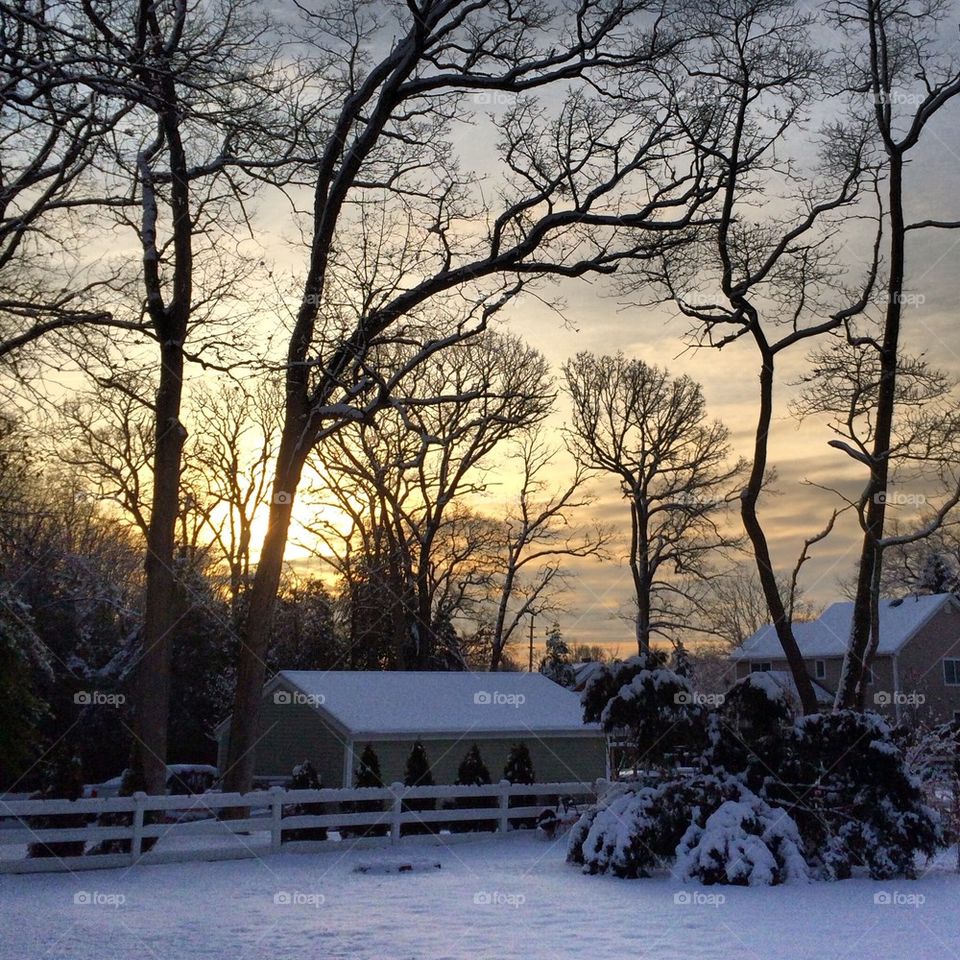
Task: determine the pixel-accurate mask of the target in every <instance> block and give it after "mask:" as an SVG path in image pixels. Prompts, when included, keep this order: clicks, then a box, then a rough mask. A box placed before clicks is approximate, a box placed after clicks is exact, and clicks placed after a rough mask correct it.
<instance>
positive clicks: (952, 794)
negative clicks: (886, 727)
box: [894, 721, 960, 872]
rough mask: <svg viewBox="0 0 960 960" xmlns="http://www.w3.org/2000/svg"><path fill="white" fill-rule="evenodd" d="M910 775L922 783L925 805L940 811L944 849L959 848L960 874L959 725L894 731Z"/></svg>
mask: <svg viewBox="0 0 960 960" xmlns="http://www.w3.org/2000/svg"><path fill="white" fill-rule="evenodd" d="M894 734H895V735H896V736H897V740H898V745H899V746H900V748H901V749H902V750H903V754H904V763H905V764H906V768H907V772H908V773H909V774H910V775H911V776H912V777H914V778H915V779H916V780H917V781H918V782H919V784H920V789H921V790H922V791H923V795H924V799H925V800H926V802H927V803H928V804H929V805H930V806H931V807H932V808H933V809H934V810H936V812H937V815H938V816H939V818H940V823H941V825H942V829H943V836H942V841H943V844H944V845H945V846H947V845H950V844H954V845H956V846H957V871H958V872H960V723H958V722H957V721H953V722H952V723H942V724H937V725H936V726H932V727H927V726H920V725H917V726H914V725H911V726H910V727H906V728H904V727H900V728H897V729H896V730H895V731H894Z"/></svg>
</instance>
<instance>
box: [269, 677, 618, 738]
mask: <svg viewBox="0 0 960 960" xmlns="http://www.w3.org/2000/svg"><path fill="white" fill-rule="evenodd" d="M279 684H284V685H286V686H289V687H292V688H293V689H294V690H297V691H300V693H302V694H303V695H304V696H305V697H306V698H307V699H306V700H305V701H304V702H306V703H308V704H309V705H311V706H313V707H314V708H315V709H316V710H318V711H319V712H320V713H324V714H326V715H328V716H329V717H330V718H331V719H332V720H333V721H334V722H335V723H336V724H337V725H338V726H340V727H341V728H343V730H345V731H346V732H348V733H349V734H350V735H351V736H373V735H379V734H407V735H418V734H431V733H432V734H440V733H457V734H460V733H463V732H467V733H476V734H481V733H486V734H498V733H501V734H508V733H514V734H522V733H564V734H570V733H599V732H600V727H599V725H598V724H585V723H583V720H582V708H581V705H580V697H579V696H578V695H577V694H576V693H574V692H573V691H571V690H567V689H565V688H564V687H561V686H560V685H559V684H556V683H554V682H553V681H552V680H550V679H549V678H548V677H545V676H543V675H542V674H539V673H469V672H464V673H461V672H456V673H453V672H430V671H383V672H380V671H345V670H344V671H339V670H331V671H323V670H283V671H281V672H280V673H279V674H278V675H277V676H276V677H275V678H274V680H273V681H271V683H269V684H268V685H267V687H266V690H267V691H269V690H270V688H271V687H274V688H275V687H276V686H277V685H279Z"/></svg>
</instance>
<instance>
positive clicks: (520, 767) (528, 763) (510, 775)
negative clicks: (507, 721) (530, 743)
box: [503, 742, 535, 783]
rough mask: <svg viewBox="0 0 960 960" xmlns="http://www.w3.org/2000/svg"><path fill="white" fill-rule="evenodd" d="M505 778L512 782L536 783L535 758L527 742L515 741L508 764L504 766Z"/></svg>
mask: <svg viewBox="0 0 960 960" xmlns="http://www.w3.org/2000/svg"><path fill="white" fill-rule="evenodd" d="M503 779H504V780H509V781H510V782H511V783H534V782H535V780H534V772H533V760H532V759H531V758H530V751H529V750H528V749H527V745H526V744H525V743H522V742H521V743H515V744H514V745H513V746H512V747H511V748H510V755H509V756H508V757H507V765H506V766H505V767H504V768H503Z"/></svg>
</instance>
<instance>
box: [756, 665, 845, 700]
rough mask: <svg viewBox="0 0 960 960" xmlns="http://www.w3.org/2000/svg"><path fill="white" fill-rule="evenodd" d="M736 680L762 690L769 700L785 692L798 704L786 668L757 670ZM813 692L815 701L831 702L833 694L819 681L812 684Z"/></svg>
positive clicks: (793, 686)
mask: <svg viewBox="0 0 960 960" xmlns="http://www.w3.org/2000/svg"><path fill="white" fill-rule="evenodd" d="M737 682H738V683H748V684H750V686H752V687H756V688H757V689H758V690H762V691H763V692H764V693H765V694H766V695H767V696H768V697H769V698H770V699H771V700H779V699H780V696H781V695H782V694H786V696H787V699H788V700H791V701H792V702H793V703H794V705H797V706H798V705H799V704H800V694H799V693H798V692H797V684H796V681H795V680H794V679H793V674H792V673H788V672H787V671H786V670H763V671H760V670H757V671H754V672H753V673H749V674H747V676H746V677H744V678H743V679H742V680H738V681H737ZM813 692H814V695H815V696H816V698H817V703H824V704H826V703H833V699H834V698H833V694H832V693H830V692H829V691H828V690H826V689H824V688H823V687H821V686H820V684H819V683H814V684H813Z"/></svg>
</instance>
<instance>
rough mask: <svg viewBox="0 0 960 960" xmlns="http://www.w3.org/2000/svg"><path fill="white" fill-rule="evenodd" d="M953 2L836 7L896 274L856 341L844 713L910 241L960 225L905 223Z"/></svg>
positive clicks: (878, 514) (884, 477) (864, 618)
mask: <svg viewBox="0 0 960 960" xmlns="http://www.w3.org/2000/svg"><path fill="white" fill-rule="evenodd" d="M954 12H955V11H954V7H953V4H952V3H949V2H947V0H917V2H913V0H910V2H905V3H888V2H883V0H839V2H837V3H835V4H834V5H833V7H832V14H833V18H834V20H835V22H836V23H837V24H838V26H839V27H840V29H841V30H842V31H843V33H844V35H845V39H846V43H845V46H844V50H843V54H844V56H843V62H844V64H845V65H846V71H847V82H848V84H849V86H850V88H851V90H853V91H854V93H856V94H859V95H861V96H862V97H863V99H864V100H865V101H867V106H866V109H865V110H864V114H865V116H866V117H867V118H868V119H869V122H870V124H871V126H872V132H873V134H874V136H875V137H876V138H877V139H878V141H879V145H880V150H881V152H882V155H883V158H884V182H883V192H884V201H885V208H886V224H885V226H886V228H887V236H886V240H885V245H884V260H885V263H884V265H885V268H886V271H887V278H886V284H885V287H886V289H885V294H886V296H885V303H884V304H883V321H882V325H881V329H880V331H879V332H878V333H877V334H876V335H875V336H865V335H861V337H857V336H856V335H854V339H855V342H861V343H869V344H870V345H871V346H872V347H873V349H875V351H876V354H877V357H878V360H879V380H878V383H877V390H876V406H875V410H874V425H873V436H872V441H871V444H870V449H869V450H867V451H862V452H860V453H859V455H858V456H857V459H858V460H859V461H860V462H862V463H864V464H865V465H866V466H867V467H868V468H869V471H870V476H869V481H868V484H867V487H866V490H865V491H864V497H863V503H864V505H865V510H864V512H863V521H862V522H863V543H862V547H861V552H860V560H859V566H858V571H857V589H856V596H855V598H854V610H853V622H852V627H851V636H850V646H849V649H848V651H847V655H846V656H845V658H844V663H843V670H842V673H841V678H840V686H839V689H838V691H837V704H838V706H840V707H852V706H855V705H860V704H862V702H863V695H864V685H865V682H866V671H867V665H868V664H869V661H870V657H871V656H872V654H873V652H874V650H875V649H876V644H877V642H878V641H879V594H880V584H881V581H882V576H883V551H884V546H885V545H884V526H885V521H886V515H887V501H886V496H885V493H886V490H887V486H888V483H889V480H890V478H889V471H890V453H891V450H892V446H893V444H894V430H895V412H896V407H897V397H898V386H897V380H898V370H899V367H900V356H899V354H900V339H901V329H902V324H903V313H904V305H905V302H909V299H908V298H909V292H910V289H909V279H908V276H907V271H906V267H907V240H908V235H910V234H911V233H912V232H916V231H920V230H927V229H945V230H950V229H957V228H960V221H948V220H921V221H915V222H910V221H909V220H908V218H907V215H906V204H907V200H908V197H909V185H908V183H907V182H906V177H905V173H906V164H907V162H908V160H909V157H910V155H911V153H912V152H913V151H914V150H915V149H916V148H917V146H918V145H919V144H920V142H921V138H922V136H923V133H924V131H925V130H926V129H927V127H928V125H929V124H930V122H931V121H932V120H933V119H934V118H935V117H936V116H937V114H938V113H939V112H940V111H941V110H942V109H943V108H944V107H945V106H946V105H947V104H949V103H950V102H951V101H952V100H953V99H954V98H955V97H956V96H957V95H958V94H960V58H958V57H957V56H956V54H954V53H952V52H951V51H950V49H949V48H948V47H947V46H946V45H941V44H939V43H938V42H937V30H938V29H939V27H940V25H941V24H942V23H944V21H945V20H950V19H952V18H953V16H954Z"/></svg>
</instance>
